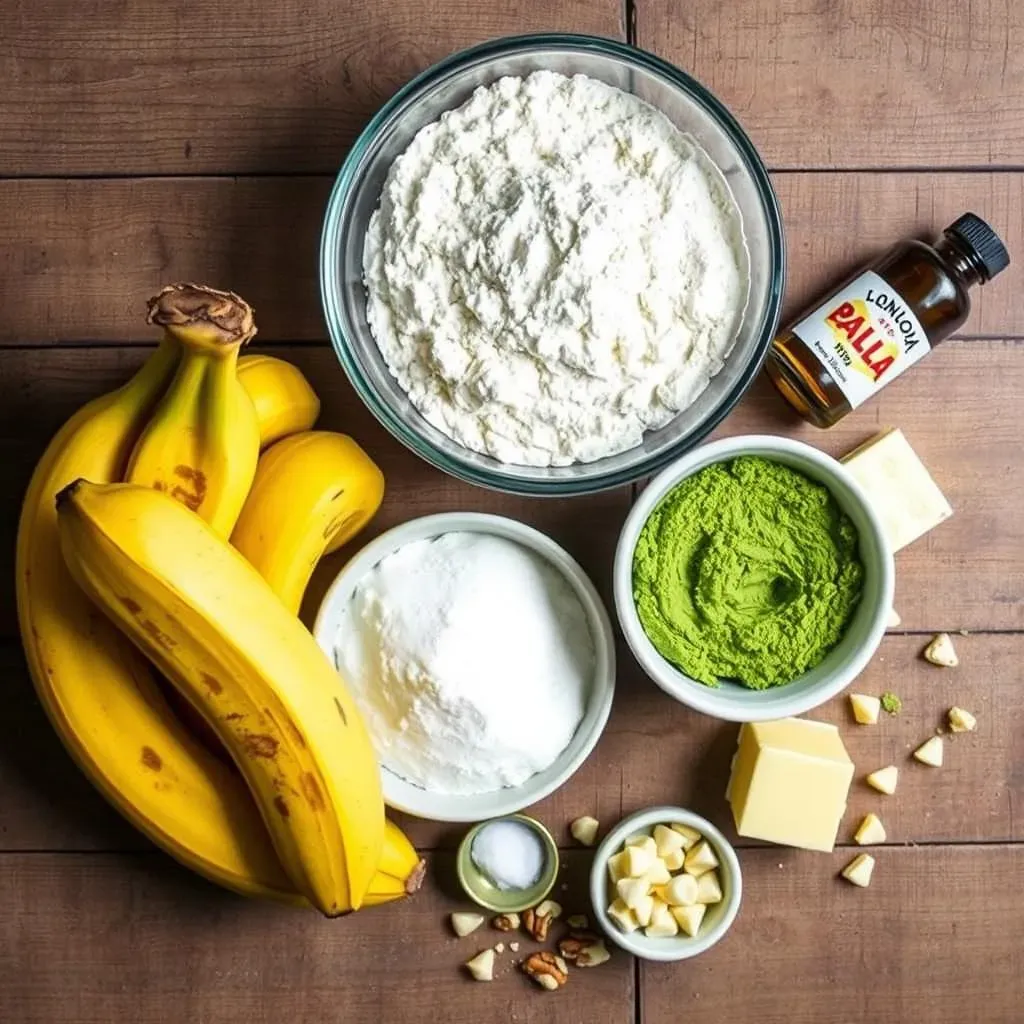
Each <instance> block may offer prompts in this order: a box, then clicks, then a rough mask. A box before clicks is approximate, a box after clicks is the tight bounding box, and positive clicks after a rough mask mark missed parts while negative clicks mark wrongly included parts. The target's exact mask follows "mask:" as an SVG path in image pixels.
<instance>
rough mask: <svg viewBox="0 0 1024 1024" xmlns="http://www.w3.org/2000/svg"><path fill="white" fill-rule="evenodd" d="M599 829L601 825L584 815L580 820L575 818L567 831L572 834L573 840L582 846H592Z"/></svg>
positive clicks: (594, 819) (595, 819)
mask: <svg viewBox="0 0 1024 1024" xmlns="http://www.w3.org/2000/svg"><path fill="white" fill-rule="evenodd" d="M600 827H601V823H600V822H599V821H598V820H597V818H592V817H590V815H589V814H588V815H584V816H583V817H582V818H577V819H576V820H575V821H574V822H573V823H572V824H571V825H570V826H569V831H570V832H571V833H572V837H573V839H575V840H576V842H577V843H580V844H581V845H582V846H593V845H594V842H595V840H596V839H597V831H598V829H599V828H600Z"/></svg>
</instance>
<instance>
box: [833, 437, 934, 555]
mask: <svg viewBox="0 0 1024 1024" xmlns="http://www.w3.org/2000/svg"><path fill="white" fill-rule="evenodd" d="M842 461H843V463H844V464H845V466H846V468H847V469H848V470H849V472H850V474H851V475H852V476H853V477H854V478H855V479H856V481H857V483H859V484H860V485H861V487H863V488H864V490H865V491H866V492H867V496H868V499H869V500H870V501H871V505H872V507H873V508H874V510H875V512H876V513H877V514H878V517H879V519H880V520H881V521H882V527H883V529H884V530H885V533H886V536H887V537H888V538H889V543H890V544H891V545H892V549H893V551H899V550H900V548H905V547H906V546H907V545H908V544H910V543H911V542H912V541H915V540H917V539H918V537H922V536H923V535H924V534H926V533H927V532H928V531H929V530H931V529H933V528H934V527H936V526H938V525H939V523H941V522H942V521H943V520H945V519H948V518H949V517H950V516H951V515H952V514H953V509H952V508H951V507H950V504H949V502H948V501H946V498H945V496H944V495H943V493H942V491H940V490H939V486H938V484H936V483H935V481H934V480H933V479H932V477H931V474H930V473H929V472H928V470H927V469H926V468H925V465H924V463H923V462H921V460H920V459H919V458H918V457H917V453H916V452H915V451H914V449H913V448H911V447H910V442H909V441H908V440H907V439H906V437H904V436H903V431H902V430H896V429H893V430H885V431H883V432H882V433H881V434H878V435H877V436H876V437H873V438H871V439H870V440H869V441H866V442H865V443H864V444H862V445H861V446H860V447H859V448H856V449H854V451H852V452H850V454H849V455H847V456H846V457H845V458H844V459H843V460H842Z"/></svg>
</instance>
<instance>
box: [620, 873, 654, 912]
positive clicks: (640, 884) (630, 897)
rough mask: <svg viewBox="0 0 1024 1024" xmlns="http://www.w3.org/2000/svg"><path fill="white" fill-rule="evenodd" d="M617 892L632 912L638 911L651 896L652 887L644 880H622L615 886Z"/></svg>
mask: <svg viewBox="0 0 1024 1024" xmlns="http://www.w3.org/2000/svg"><path fill="white" fill-rule="evenodd" d="M615 891H616V893H617V894H618V897H619V899H620V900H622V902H623V903H625V905H626V906H627V907H629V909H630V910H636V908H637V906H639V905H640V904H641V903H642V902H643V901H644V900H645V899H647V897H648V896H649V895H650V892H651V887H650V885H648V884H647V880H646V879H644V878H622V879H619V881H618V882H617V883H616V884H615Z"/></svg>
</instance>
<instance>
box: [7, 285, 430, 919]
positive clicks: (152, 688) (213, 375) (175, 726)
mask: <svg viewBox="0 0 1024 1024" xmlns="http://www.w3.org/2000/svg"><path fill="white" fill-rule="evenodd" d="M149 322H150V323H153V324H156V325H158V326H159V327H161V328H162V329H163V337H162V340H161V342H160V345H159V347H158V348H157V349H156V351H155V352H154V354H153V355H152V356H151V357H150V358H149V360H148V361H147V362H146V363H145V365H144V366H143V367H142V368H141V369H140V370H139V372H138V373H137V374H136V375H135V376H134V377H133V378H132V379H131V380H130V381H129V382H128V383H127V384H125V385H124V386H123V387H122V388H120V389H119V390H117V391H115V392H113V393H111V394H108V395H105V396H103V397H101V398H97V399H96V400H95V401H93V402H90V403H89V404H88V405H86V406H85V407H84V408H83V409H80V410H79V411H78V413H77V414H76V415H75V416H73V417H72V418H71V420H69V421H68V423H66V424H65V425H64V427H63V429H61V431H60V432H59V433H58V434H57V436H56V437H55V438H54V439H53V441H51V443H50V445H49V447H48V448H47V450H46V452H45V454H44V455H43V457H42V459H41V460H40V463H39V465H38V467H37V468H36V471H35V474H34V475H33V477H32V482H31V484H30V486H29V490H28V494H27V496H26V498H25V504H24V508H23V510H22V516H21V522H20V525H19V532H18V553H17V592H18V616H19V621H20V626H21V632H22V638H23V641H24V645H25V651H26V654H27V657H28V664H29V669H30V672H31V675H32V678H33V681H34V683H35V686H36V689H37V690H38V692H39V695H40V697H41V699H42V702H43V704H44V706H45V708H46V711H47V713H48V714H49V717H50V719H51V721H52V722H53V725H54V727H55V728H56V729H57V731H58V733H59V734H60V736H61V738H62V740H63V741H64V744H65V745H66V746H67V748H68V750H69V751H70V752H71V754H72V756H73V757H74V758H75V759H76V760H77V762H78V763H79V765H80V766H81V767H82V769H83V770H84V771H85V772H86V774H87V775H88V776H89V777H90V778H91V779H92V781H93V782H94V783H95V784H96V786H97V787H98V788H99V789H100V790H101V791H102V792H103V793H104V794H105V795H106V797H107V798H108V799H109V800H110V801H111V802H112V803H113V804H114V805H115V806H116V807H117V808H118V809H119V810H121V812H122V813H123V814H124V815H125V816H126V817H128V818H129V819H130V820H131V821H132V822H133V823H134V824H135V825H136V826H138V828H140V829H141V830H142V831H143V832H144V833H145V834H146V835H148V836H149V837H150V839H152V840H153V841H154V842H155V843H157V844H158V845H159V846H161V847H162V848H163V849H165V850H167V851H168V852H169V853H170V854H171V855H172V856H174V857H176V858H177V859H178V860H179V861H181V862H182V863H183V864H185V865H187V866H188V867H190V868H193V869H194V870H195V871H198V872H199V873H200V874H202V875H205V876H206V877H207V878H209V879H211V880H213V881H216V882H218V883H220V884H222V885H225V886H228V887H229V888H231V889H234V890H236V891H238V892H241V893H245V894H247V895H254V896H267V897H271V898H275V899H279V900H284V901H287V902H295V903H302V904H306V903H309V904H312V905H313V906H315V907H317V908H318V909H319V910H321V911H322V912H323V913H325V914H327V915H329V916H334V915H337V914H343V913H346V912H347V911H350V910H356V909H358V908H359V907H361V906H372V905H374V904H379V903H385V902H388V901H390V900H394V899H399V898H401V897H403V896H405V895H408V894H410V893H412V892H415V891H416V889H417V888H418V887H419V884H420V882H421V880H422V876H423V863H422V861H420V859H419V857H418V856H417V854H416V851H415V850H414V849H413V847H412V845H411V844H410V843H409V841H408V839H406V837H405V836H404V835H403V834H402V833H401V832H400V831H399V830H398V828H396V827H395V826H394V825H393V824H392V823H390V822H387V821H385V818H384V805H383V801H382V798H381V789H380V775H379V769H378V767H377V761H376V757H375V755H374V751H373V748H372V746H371V743H370V739H369V736H368V734H367V731H366V728H365V727H364V725H363V722H362V719H361V717H360V714H359V711H358V709H357V708H356V706H355V705H354V703H353V702H352V699H351V697H350V696H349V694H348V693H347V692H346V690H345V688H344V686H343V684H342V683H341V681H340V680H339V678H338V676H337V674H336V673H335V671H334V669H333V667H332V666H331V664H330V662H329V660H328V659H327V658H326V657H325V655H324V654H323V652H322V651H321V650H320V649H319V647H318V646H317V644H316V641H315V640H314V639H313V637H312V636H311V635H310V633H309V632H308V631H307V630H306V629H305V627H304V626H303V625H302V624H301V622H300V621H299V619H298V617H297V612H298V608H299V604H300V602H301V600H302V595H303V591H304V590H305V587H306V585H307V583H308V582H309V578H310V575H311V574H312V571H313V568H314V567H315V565H316V563H317V561H318V560H319V559H320V557H321V556H322V555H323V554H325V553H326V552H327V551H330V550H334V549H335V548H337V547H339V546H341V545H342V544H343V543H345V541H347V540H348V539H350V538H351V537H352V536H353V535H354V534H355V533H356V532H357V531H358V530H360V529H361V528H362V527H363V526H364V525H365V523H366V522H367V521H368V520H369V519H370V517H371V516H372V515H373V514H374V513H375V512H376V510H377V508H378V506H379V505H380V502H381V498H382V496H383V490H384V481H383V477H382V476H381V473H380V470H378V469H377V467H376V466H375V465H374V464H373V462H371V461H370V459H369V458H368V457H367V455H366V454H365V453H364V452H363V451H362V449H360V448H359V446H358V445H357V444H356V443H355V442H354V441H352V440H351V439H350V438H348V437H344V436H341V435H338V434H331V433H326V432H321V431H312V430H311V429H310V428H311V427H312V426H313V423H314V421H315V420H316V417H317V415H318V413H319V401H318V399H317V397H316V395H315V394H313V392H312V390H311V389H310V387H309V385H308V383H307V382H306V380H305V378H304V377H303V376H302V374H301V373H300V372H299V371H298V370H297V369H296V368H295V367H293V366H291V365H290V364H288V363H286V362H283V361H281V360H277V359H272V358H269V357H266V356H255V357H245V358H242V359H239V353H240V350H241V348H242V347H243V346H244V345H245V344H246V342H248V341H249V339H250V338H252V336H253V335H254V334H255V326H254V323H253V313H252V309H251V308H250V307H249V306H248V305H247V304H246V303H245V302H243V301H242V300H241V299H240V298H239V297H238V296H236V295H234V294H231V293H229V292H220V291H216V290H214V289H211V288H205V287H200V286H196V285H175V286H172V287H170V288H166V289H164V291H163V292H161V294H160V295H158V296H157V297H156V298H154V299H153V300H152V301H151V303H150V308H149ZM261 447H262V448H265V449H266V450H265V451H264V453H263V454H262V455H261V454H260V450H261ZM229 541H230V542H229ZM182 697H183V698H185V700H184V701H183V700H181V699H180V698H182ZM169 699H170V700H169ZM171 702H173V704H174V707H178V708H185V709H186V711H188V712H189V713H188V714H186V715H184V716H183V715H181V714H180V713H176V712H175V710H174V707H172V703H171ZM186 702H187V703H186ZM196 712H198V716H201V721H202V722H203V723H205V728H204V729H203V730H201V731H202V732H203V733H205V734H207V735H208V736H209V737H211V738H212V740H211V739H204V738H203V737H202V736H201V735H200V731H199V730H196V729H195V728H190V727H189V726H188V725H187V724H186V722H187V721H188V720H189V719H191V720H193V721H196V720H197V719H198V716H197V715H196ZM225 751H226V752H227V754H228V755H230V756H229V757H226V756H224V752H225Z"/></svg>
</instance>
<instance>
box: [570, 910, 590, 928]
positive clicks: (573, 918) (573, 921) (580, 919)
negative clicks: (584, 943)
mask: <svg viewBox="0 0 1024 1024" xmlns="http://www.w3.org/2000/svg"><path fill="white" fill-rule="evenodd" d="M565 923H566V924H567V925H568V926H569V927H570V928H571V929H572V930H573V931H574V932H585V931H586V930H587V929H588V928H589V927H590V921H589V920H588V918H587V915H586V914H570V915H569V916H568V917H567V918H566V919H565Z"/></svg>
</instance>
